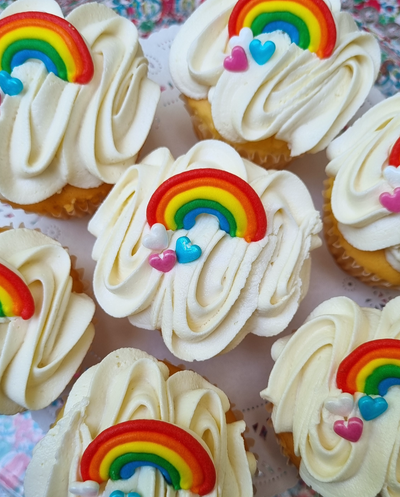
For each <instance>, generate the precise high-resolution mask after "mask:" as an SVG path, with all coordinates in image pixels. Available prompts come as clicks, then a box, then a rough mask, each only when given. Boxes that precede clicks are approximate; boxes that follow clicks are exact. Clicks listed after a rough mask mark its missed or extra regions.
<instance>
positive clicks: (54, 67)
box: [0, 12, 94, 84]
mask: <svg viewBox="0 0 400 497" xmlns="http://www.w3.org/2000/svg"><path fill="white" fill-rule="evenodd" d="M28 59H39V60H41V61H42V62H43V63H44V64H45V66H46V68H47V70H48V71H49V72H53V73H54V74H55V75H56V76H58V77H59V78H61V79H63V80H65V81H69V82H70V83H80V84H86V83H88V82H89V81H90V80H91V79H92V77H93V73H94V66H93V60H92V57H91V55H90V52H89V49H88V48H87V46H86V43H85V42H84V40H83V38H82V36H81V35H80V34H79V32H78V31H77V30H76V28H75V27H74V26H72V24H70V23H69V22H67V21H66V20H65V19H63V18H62V17H58V16H55V15H53V14H48V13H46V12H21V13H18V14H13V15H10V16H7V17H4V18H3V19H0V70H4V71H6V72H8V73H9V74H11V71H12V70H13V69H14V67H16V66H19V65H21V64H23V63H24V62H25V61H26V60H28Z"/></svg>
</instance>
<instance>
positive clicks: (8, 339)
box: [0, 228, 95, 414]
mask: <svg viewBox="0 0 400 497" xmlns="http://www.w3.org/2000/svg"><path fill="white" fill-rule="evenodd" d="M82 287H83V284H82V282H81V281H80V279H79V274H78V272H77V271H76V270H75V269H73V268H72V266H71V259H70V256H69V255H68V252H67V251H66V250H65V249H64V248H62V247H61V245H60V244H59V243H58V242H56V241H55V240H52V239H51V238H49V237H47V236H45V235H43V234H42V233H40V232H39V231H33V230H28V229H25V228H19V229H8V230H5V231H1V232H0V413H1V414H15V413H17V412H19V411H22V410H24V409H42V408H44V407H46V406H48V405H49V404H50V403H51V402H53V401H54V400H55V399H57V397H58V396H59V395H60V394H61V393H62V391H63V390H64V388H65V387H66V385H67V384H68V383H69V381H70V380H71V378H72V377H73V375H74V373H75V372H76V370H77V369H78V367H79V365H80V364H81V362H82V360H83V358H84V357H85V355H86V352H87V351H88V349H89V346H90V344H91V342H92V340H93V336H94V328H93V325H92V324H91V321H92V317H93V314H94V310H95V306H94V303H93V301H92V299H90V298H89V297H88V296H87V295H85V294H84V293H81V292H82Z"/></svg>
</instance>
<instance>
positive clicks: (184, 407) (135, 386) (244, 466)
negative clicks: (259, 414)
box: [25, 349, 255, 497]
mask: <svg viewBox="0 0 400 497" xmlns="http://www.w3.org/2000/svg"><path fill="white" fill-rule="evenodd" d="M101 398H102V399H101ZM105 399H106V402H104V400H105ZM228 409H229V401H228V399H227V397H226V395H225V394H224V393H223V392H222V391H221V390H220V389H219V388H217V387H215V386H213V385H211V384H210V383H209V382H207V381H206V380H204V379H203V378H202V377H201V376H199V375H198V374H196V373H194V372H191V371H180V372H178V373H175V374H173V375H171V376H170V374H169V371H168V368H167V366H166V365H165V364H163V363H161V362H158V361H157V360H156V359H154V358H153V357H151V356H149V355H147V354H146V353H144V352H141V351H139V350H135V349H120V350H117V351H114V352H112V353H111V354H109V355H108V356H107V357H106V358H105V359H104V360H103V361H102V362H101V363H100V364H98V365H96V366H94V367H92V368H90V369H89V370H88V371H86V372H85V373H84V374H83V375H82V376H81V377H80V378H79V379H78V381H77V382H76V384H75V385H74V387H73V389H72V391H71V394H70V396H69V398H68V401H67V404H66V406H65V411H64V415H63V418H62V419H61V420H60V421H59V422H58V423H57V425H56V426H55V427H54V428H52V430H50V432H49V434H48V435H47V436H46V437H45V438H44V439H43V440H42V441H41V442H39V444H38V445H37V447H36V449H35V451H34V456H33V458H32V462H31V463H30V465H29V467H28V470H27V474H26V478H25V492H26V495H27V497H33V496H39V495H40V496H42V497H45V496H50V495H53V494H54V491H57V493H58V495H65V496H66V495H68V488H69V486H70V485H72V484H73V483H74V482H76V480H77V478H78V475H79V473H78V472H77V469H78V465H79V463H80V458H81V456H82V453H83V451H84V450H85V448H86V447H87V445H88V444H89V443H90V442H91V441H92V440H93V439H94V438H95V437H96V436H97V435H98V434H99V433H100V432H102V431H103V430H104V429H106V428H108V427H110V426H113V425H116V424H117V423H121V422H123V421H127V420H138V419H146V420H152V419H154V420H161V421H167V422H169V423H173V424H175V425H177V426H179V427H180V428H183V429H185V430H188V431H189V432H190V433H193V434H194V436H196V437H197V438H198V439H199V440H201V441H202V444H203V445H204V446H205V448H206V449H207V452H208V453H209V454H210V456H211V458H212V460H213V462H214V465H215V468H216V474H217V483H216V485H215V488H214V490H213V491H212V492H211V493H210V494H207V495H215V496H216V497H220V496H226V497H227V496H229V495H232V496H234V497H247V496H250V495H253V490H252V482H251V475H252V473H254V471H255V460H254V456H253V455H252V454H250V453H248V452H246V450H245V447H244V441H243V438H242V436H241V434H242V432H243V431H244V428H245V425H244V422H243V421H237V422H234V423H229V424H228V423H227V422H226V418H225V413H226V412H227V411H228ZM64 446H65V447H68V450H65V447H64ZM43 460H46V462H48V464H45V465H43V464H42V462H43ZM114 490H121V491H123V492H125V493H128V492H132V491H136V492H138V493H139V494H140V495H146V496H154V497H156V496H157V497H161V496H164V495H171V496H175V495H178V493H180V492H177V491H175V490H173V489H172V488H171V487H167V484H166V483H165V480H164V478H163V477H162V476H161V474H160V473H159V472H158V471H156V470H155V468H149V467H141V468H138V469H136V471H135V473H134V475H133V476H132V477H130V478H129V479H127V480H118V481H112V480H108V481H107V482H106V483H102V484H101V485H100V489H99V495H100V496H108V495H110V493H111V492H112V491H114ZM193 495H195V494H193Z"/></svg>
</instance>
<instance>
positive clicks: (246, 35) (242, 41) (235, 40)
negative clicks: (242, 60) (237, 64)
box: [229, 28, 253, 51]
mask: <svg viewBox="0 0 400 497" xmlns="http://www.w3.org/2000/svg"><path fill="white" fill-rule="evenodd" d="M252 40H253V31H252V30H251V29H250V28H242V29H241V30H240V33H239V36H232V38H231V39H230V40H229V48H230V49H231V50H232V48H233V47H242V48H244V49H245V50H247V51H248V50H249V45H250V42H251V41H252Z"/></svg>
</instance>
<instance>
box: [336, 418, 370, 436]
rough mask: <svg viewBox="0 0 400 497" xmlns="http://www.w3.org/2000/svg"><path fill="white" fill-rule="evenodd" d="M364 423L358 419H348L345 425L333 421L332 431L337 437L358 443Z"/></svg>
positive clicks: (341, 422) (342, 421) (339, 421)
mask: <svg viewBox="0 0 400 497" xmlns="http://www.w3.org/2000/svg"><path fill="white" fill-rule="evenodd" d="M363 426H364V423H363V421H362V419H360V418H349V420H348V421H347V425H346V424H345V422H344V420H342V419H341V420H338V421H335V422H334V424H333V431H334V432H335V433H336V435H339V437H342V438H344V439H345V440H348V441H349V442H358V441H359V440H360V437H361V434H362V432H363Z"/></svg>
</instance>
